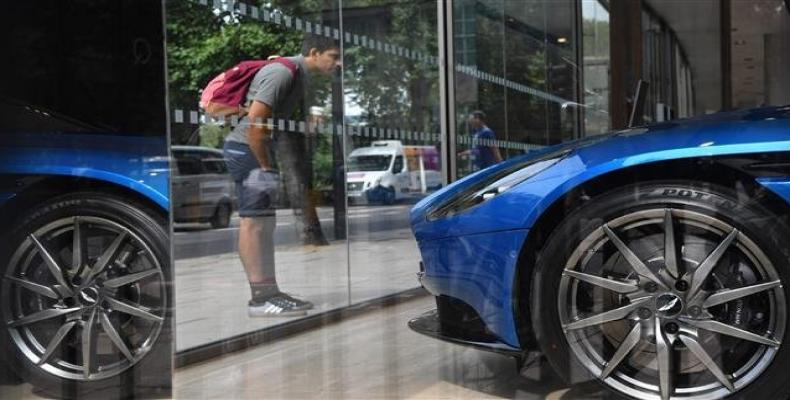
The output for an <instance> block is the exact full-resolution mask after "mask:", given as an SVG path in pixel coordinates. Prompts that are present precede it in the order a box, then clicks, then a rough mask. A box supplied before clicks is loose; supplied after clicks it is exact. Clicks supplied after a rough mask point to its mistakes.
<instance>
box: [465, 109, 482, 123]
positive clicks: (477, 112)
mask: <svg viewBox="0 0 790 400" xmlns="http://www.w3.org/2000/svg"><path fill="white" fill-rule="evenodd" d="M469 115H471V116H473V117H475V118H477V119H479V120H481V121H483V122H486V113H484V112H483V111H482V110H474V111H472V112H471V113H469Z"/></svg>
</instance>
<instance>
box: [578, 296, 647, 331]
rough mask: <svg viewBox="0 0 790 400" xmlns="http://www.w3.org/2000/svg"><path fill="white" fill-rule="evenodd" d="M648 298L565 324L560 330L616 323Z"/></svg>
mask: <svg viewBox="0 0 790 400" xmlns="http://www.w3.org/2000/svg"><path fill="white" fill-rule="evenodd" d="M650 299H651V298H650V297H643V298H640V299H637V300H634V301H633V302H631V304H628V305H626V306H623V307H620V308H615V309H614V310H609V311H605V312H602V313H600V314H596V315H593V316H592V317H587V318H584V319H581V320H578V321H574V322H571V323H569V324H565V325H564V326H563V327H562V328H563V329H564V330H566V331H570V330H575V329H582V328H587V327H590V326H594V325H600V324H603V323H606V322H611V321H616V320H619V319H623V318H625V317H627V316H628V315H629V314H630V313H631V312H632V311H634V310H635V309H637V308H639V306H640V305H641V304H642V303H645V302H647V301H648V300H650Z"/></svg>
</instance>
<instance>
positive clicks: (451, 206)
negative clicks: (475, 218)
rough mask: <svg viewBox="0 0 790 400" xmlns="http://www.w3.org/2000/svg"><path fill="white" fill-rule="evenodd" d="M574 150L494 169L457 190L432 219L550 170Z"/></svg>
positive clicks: (497, 193)
mask: <svg viewBox="0 0 790 400" xmlns="http://www.w3.org/2000/svg"><path fill="white" fill-rule="evenodd" d="M570 152H571V151H570V150H568V149H564V150H562V151H560V152H554V153H549V154H546V155H544V156H542V157H538V158H534V159H530V160H526V161H524V162H521V163H516V164H513V165H511V166H509V167H507V168H503V169H502V170H500V171H497V172H494V173H492V174H491V175H490V176H488V177H486V178H485V179H483V180H481V181H480V182H477V183H475V184H473V185H471V186H470V187H469V188H467V189H466V190H463V191H461V192H460V193H457V194H456V195H455V196H453V197H451V198H450V199H449V200H447V201H445V202H444V203H442V204H441V205H439V206H438V207H436V208H434V209H433V210H431V211H429V212H428V219H429V220H435V219H439V218H444V217H449V216H453V215H456V214H459V213H461V212H463V211H466V210H468V209H469V208H472V207H474V206H476V205H478V204H480V203H483V202H485V201H487V200H490V199H492V198H494V197H496V196H498V195H499V194H501V193H503V192H505V191H507V190H508V189H510V188H512V187H513V186H516V185H518V184H519V183H521V182H524V181H525V180H527V179H529V178H531V177H533V176H535V175H537V174H539V173H540V172H542V171H544V170H546V169H547V168H549V167H551V166H552V165H554V164H556V163H557V162H559V161H560V160H562V159H563V158H565V156H567V155H568V154H569V153H570Z"/></svg>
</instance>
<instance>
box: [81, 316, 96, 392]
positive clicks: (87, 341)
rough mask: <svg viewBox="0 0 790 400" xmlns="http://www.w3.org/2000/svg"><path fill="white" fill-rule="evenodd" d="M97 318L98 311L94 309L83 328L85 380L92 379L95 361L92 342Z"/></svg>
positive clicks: (83, 372) (83, 368)
mask: <svg viewBox="0 0 790 400" xmlns="http://www.w3.org/2000/svg"><path fill="white" fill-rule="evenodd" d="M95 318H96V309H95V308H94V309H92V310H91V311H90V316H89V317H88V320H87V321H85V325H83V327H82V374H83V376H84V377H85V379H88V378H90V375H91V363H92V361H93V360H92V357H93V354H92V353H93V348H92V345H91V341H92V339H93V323H94V320H95Z"/></svg>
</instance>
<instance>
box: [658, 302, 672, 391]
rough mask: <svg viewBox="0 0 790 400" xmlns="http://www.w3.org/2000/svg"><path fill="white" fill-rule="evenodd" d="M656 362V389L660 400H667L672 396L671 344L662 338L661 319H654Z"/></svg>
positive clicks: (664, 337)
mask: <svg viewBox="0 0 790 400" xmlns="http://www.w3.org/2000/svg"><path fill="white" fill-rule="evenodd" d="M655 328H656V361H657V363H658V387H659V390H660V391H661V400H668V399H669V396H671V395H672V391H673V388H672V371H671V368H672V342H671V341H670V340H669V338H667V337H666V336H664V332H663V330H662V329H661V319H660V318H658V317H656V321H655Z"/></svg>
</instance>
